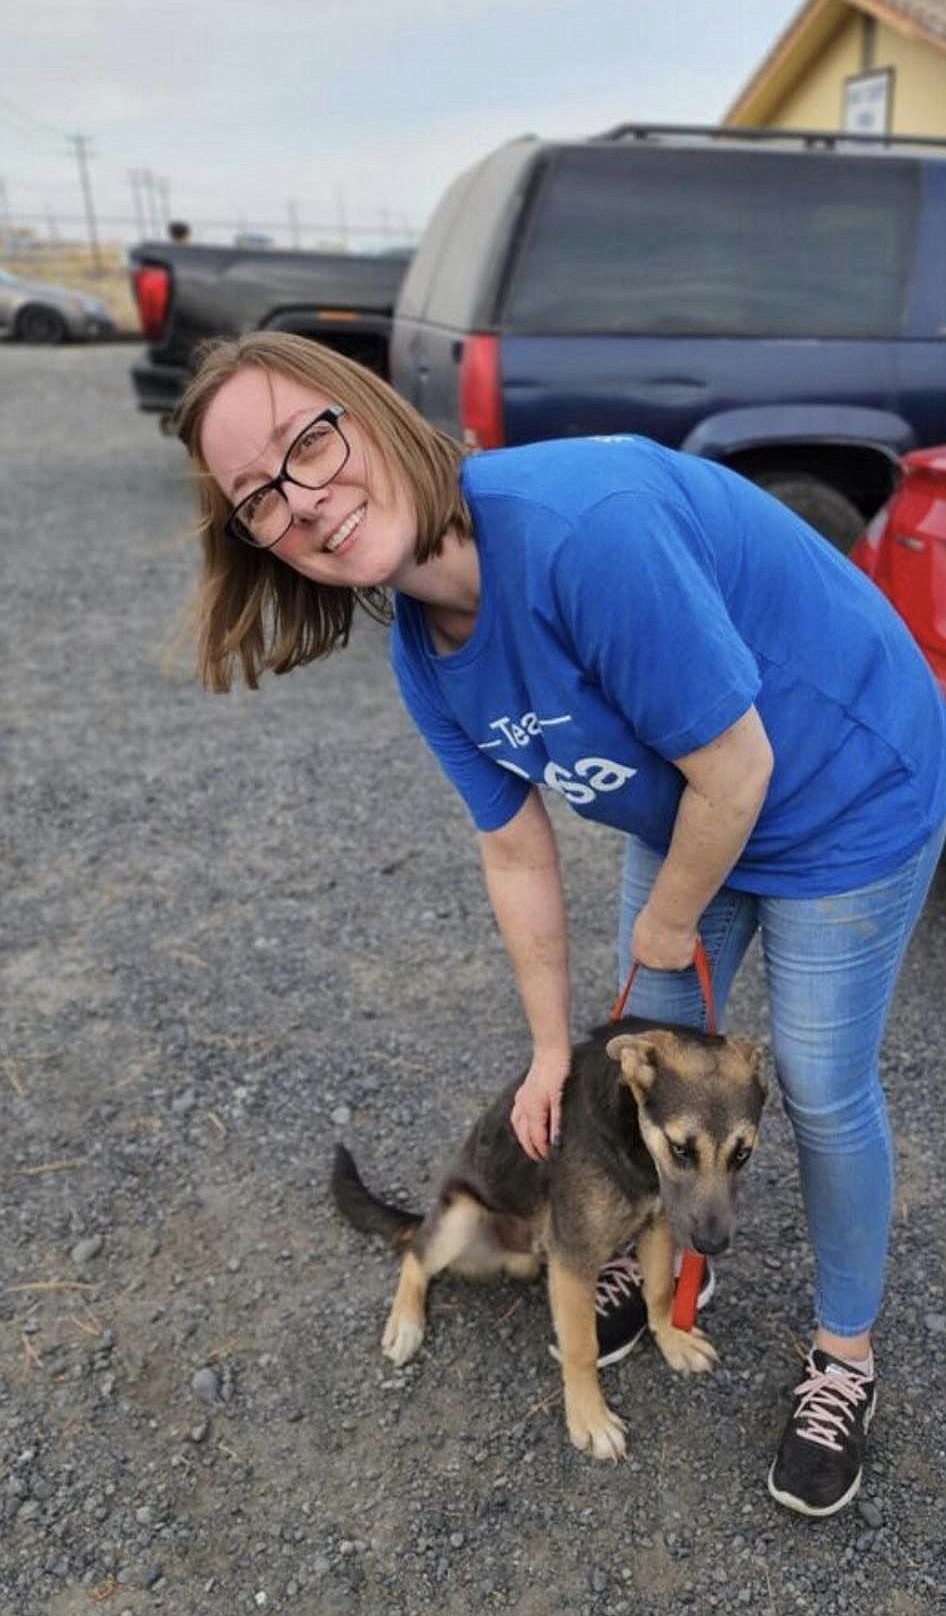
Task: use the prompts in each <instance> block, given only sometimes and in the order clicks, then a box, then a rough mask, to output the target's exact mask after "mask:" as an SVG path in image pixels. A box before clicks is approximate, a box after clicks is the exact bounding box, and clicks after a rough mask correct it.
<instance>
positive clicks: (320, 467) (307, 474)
mask: <svg viewBox="0 0 946 1616" xmlns="http://www.w3.org/2000/svg"><path fill="white" fill-rule="evenodd" d="M344 414H345V410H344V407H343V406H342V405H341V404H330V405H329V407H328V409H327V410H322V412H321V414H320V415H317V416H315V418H314V419H313V420H311V421H310V422H309V423H308V425H307V426H304V427H303V428H302V431H301V432H298V433H297V434H296V436H295V437H294V438H293V440H292V442H291V443H290V445H289V447H288V449H287V450H286V454H285V457H284V459H283V463H282V465H281V466H280V468H279V471H278V473H277V475H276V476H275V477H271V478H270V479H269V481H268V482H265V483H261V484H260V486H259V488H254V489H253V492H252V493H251V494H247V496H246V498H245V499H241V500H240V502H239V504H238V505H234V507H233V509H232V511H231V512H230V515H229V516H228V517H227V522H226V528H225V531H226V533H227V534H228V535H229V537H230V538H231V539H239V540H240V543H241V544H249V545H251V546H252V548H253V549H254V550H271V549H272V548H273V545H274V544H278V543H279V541H280V539H281V538H282V536H283V534H284V533H288V531H289V529H290V528H291V526H292V511H291V510H290V508H289V501H288V500H287V498H286V496H285V494H284V493H283V485H284V484H285V483H294V484H295V486H296V487H297V488H324V487H325V486H326V484H327V483H330V482H331V481H332V480H333V478H335V477H337V476H338V474H339V472H340V471H341V469H342V467H343V466H344V464H345V462H346V460H347V459H348V456H349V454H350V452H351V451H350V449H349V446H348V439H347V438H346V437H345V435H344V433H343V432H342V429H341V427H340V426H339V424H338V423H339V421H340V420H341V418H342V416H343V415H344Z"/></svg>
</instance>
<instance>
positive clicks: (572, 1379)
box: [549, 1253, 625, 1459]
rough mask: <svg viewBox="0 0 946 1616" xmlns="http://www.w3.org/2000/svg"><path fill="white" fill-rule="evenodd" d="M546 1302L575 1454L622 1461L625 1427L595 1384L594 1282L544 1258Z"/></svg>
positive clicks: (557, 1260)
mask: <svg viewBox="0 0 946 1616" xmlns="http://www.w3.org/2000/svg"><path fill="white" fill-rule="evenodd" d="M549 1300H550V1302H551V1305H552V1319H553V1321H554V1324H555V1334H556V1336H557V1337H558V1347H559V1352H560V1354H561V1360H562V1379H563V1381H564V1386H565V1421H566V1424H567V1425H568V1434H569V1436H570V1437H571V1439H572V1441H573V1442H574V1444H575V1446H576V1448H581V1449H582V1451H583V1452H590V1453H592V1454H593V1455H594V1457H595V1458H596V1459H623V1457H624V1454H625V1441H624V1431H625V1425H624V1421H623V1420H622V1419H620V1418H619V1417H618V1415H617V1414H615V1413H613V1411H612V1410H611V1409H610V1408H609V1407H608V1405H607V1403H606V1402H605V1400H604V1398H603V1396H602V1395H601V1383H600V1381H599V1379H598V1332H597V1328H596V1325H595V1282H594V1279H592V1280H591V1281H590V1283H589V1281H588V1280H587V1279H583V1278H581V1277H580V1275H578V1274H576V1273H575V1272H574V1271H573V1270H572V1269H570V1268H567V1267H566V1266H565V1264H564V1263H563V1262H562V1260H561V1258H560V1257H558V1256H557V1255H556V1254H555V1253H550V1255H549Z"/></svg>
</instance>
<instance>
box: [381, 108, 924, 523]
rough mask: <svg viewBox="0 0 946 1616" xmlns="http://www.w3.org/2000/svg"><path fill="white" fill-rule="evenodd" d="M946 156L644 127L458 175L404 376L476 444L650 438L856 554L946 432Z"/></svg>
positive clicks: (400, 313) (411, 293)
mask: <svg viewBox="0 0 946 1616" xmlns="http://www.w3.org/2000/svg"><path fill="white" fill-rule="evenodd" d="M944 263H946V147H944V144H943V143H939V144H938V147H937V143H934V142H924V141H919V140H918V141H911V142H906V141H898V140H887V141H877V140H873V141H872V140H870V139H869V138H865V137H848V136H843V137H842V136H836V135H832V134H825V133H812V134H805V133H803V132H802V133H786V132H777V131H747V130H727V129H689V128H669V127H651V126H642V125H628V126H624V127H622V128H619V129H616V130H613V131H610V132H609V133H607V134H605V135H602V136H599V137H596V138H594V139H588V140H583V141H570V142H561V141H547V140H539V139H536V138H535V137H532V136H529V137H526V138H523V139H521V140H515V141H511V142H509V143H508V144H507V145H505V146H503V147H501V148H500V149H499V150H497V151H494V152H493V153H491V154H490V155H489V156H487V157H485V158H484V159H483V160H482V161H481V162H480V163H478V164H477V165H476V167H474V168H472V169H470V170H468V171H467V172H466V173H464V174H462V175H461V176H460V177H459V178H458V179H457V180H456V181H455V182H454V184H453V185H452V186H451V188H450V190H449V191H448V192H447V194H446V196H445V197H444V198H443V200H442V202H441V203H440V205H439V207H438V209H437V211H436V212H435V213H434V215H433V218H432V219H431V221H430V223H429V225H428V227H427V230H426V231H425V233H424V235H423V237H422V239H421V241H420V244H419V246H418V248H417V250H416V252H415V254H414V258H413V261H412V263H411V266H410V268H409V270H408V272H407V275H406V277H405V280H404V284H403V286H402V288H401V292H400V295H399V297H398V302H397V306H396V309H395V317H394V329H393V334H392V339H391V380H392V381H393V383H394V385H395V386H396V387H397V388H398V390H399V391H400V392H401V393H403V394H404V396H405V397H407V398H408V399H410V400H411V402H412V403H414V404H415V405H416V406H417V407H418V408H419V409H420V410H421V411H422V413H423V414H424V415H426V416H427V418H428V419H429V420H431V421H432V422H433V423H434V424H435V425H437V426H438V427H440V428H442V429H443V430H444V431H446V432H449V433H451V434H452V435H454V436H456V437H460V438H462V439H465V440H466V441H467V442H468V443H470V444H472V445H475V446H479V447H480V448H490V447H496V446H498V445H501V444H516V443H525V442H529V441H532V440H535V439H540V438H553V437H567V436H569V435H572V434H579V435H586V434H592V433H624V432H631V433H641V434H643V435H645V436H647V437H651V438H655V439H657V440H658V441H659V442H662V443H665V444H668V445H670V446H671V447H674V448H681V449H686V450H690V451H692V453H694V454H699V455H705V456H708V457H710V458H712V459H715V460H719V461H724V462H725V463H726V464H728V465H730V466H732V467H734V468H735V469H736V470H738V471H741V472H742V473H744V474H745V475H746V476H748V477H751V478H753V479H754V480H755V481H757V482H759V483H760V484H762V485H764V486H765V487H767V488H768V489H769V490H770V491H771V492H772V493H774V494H776V495H777V496H778V497H779V498H781V499H783V500H784V501H785V503H786V504H788V505H791V506H793V507H794V508H795V509H797V510H798V511H799V512H800V514H801V515H803V516H804V517H805V518H806V519H807V520H808V521H809V522H811V524H812V525H813V526H814V527H816V528H818V529H819V530H820V531H821V532H823V533H825V534H826V535H827V536H828V537H829V538H830V539H831V540H832V541H833V542H834V543H835V544H837V545H838V546H839V547H841V548H843V549H847V548H849V547H850V545H851V543H852V542H853V541H854V539H855V538H856V537H857V535H858V534H859V532H860V531H861V529H862V528H863V526H864V523H865V519H867V518H869V517H870V516H871V515H873V513H874V511H876V509H877V508H878V507H879V506H880V505H881V504H882V503H883V501H884V500H885V499H886V497H887V496H888V494H889V492H890V489H891V482H892V478H893V477H894V476H895V474H896V473H895V467H896V460H897V457H898V456H899V455H900V454H902V453H903V452H904V451H905V450H908V449H913V448H917V447H921V446H924V445H928V444H933V443H937V442H942V441H944V440H946V275H944V273H943V265H944Z"/></svg>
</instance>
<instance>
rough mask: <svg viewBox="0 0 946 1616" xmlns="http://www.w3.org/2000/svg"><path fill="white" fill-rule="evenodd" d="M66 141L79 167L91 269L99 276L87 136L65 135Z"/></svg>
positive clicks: (100, 260) (100, 257)
mask: <svg viewBox="0 0 946 1616" xmlns="http://www.w3.org/2000/svg"><path fill="white" fill-rule="evenodd" d="M66 139H67V140H68V141H69V142H70V143H71V145H73V146H74V147H75V151H76V162H77V163H78V165H79V184H80V185H81V186H82V197H83V201H84V202H85V221H86V225H87V227H88V232H89V248H90V250H91V253H92V268H93V270H94V272H95V274H96V275H101V273H102V269H103V264H102V254H101V252H100V250H99V235H98V228H97V225H96V222H95V204H94V202H93V201H92V185H91V182H90V180H89V161H88V149H87V148H88V145H89V137H88V135H67V136H66Z"/></svg>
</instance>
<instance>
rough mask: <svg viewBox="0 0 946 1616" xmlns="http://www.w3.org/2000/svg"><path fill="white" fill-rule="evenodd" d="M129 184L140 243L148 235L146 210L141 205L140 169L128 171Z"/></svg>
mask: <svg viewBox="0 0 946 1616" xmlns="http://www.w3.org/2000/svg"><path fill="white" fill-rule="evenodd" d="M128 183H129V184H130V186H131V196H132V201H133V203H134V207H135V229H136V230H137V232H138V239H139V241H140V240H141V239H142V238H143V237H144V236H146V235H147V234H148V226H147V225H146V224H145V216H144V209H143V207H142V205H141V170H140V169H139V168H130V169H129V170H128Z"/></svg>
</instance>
